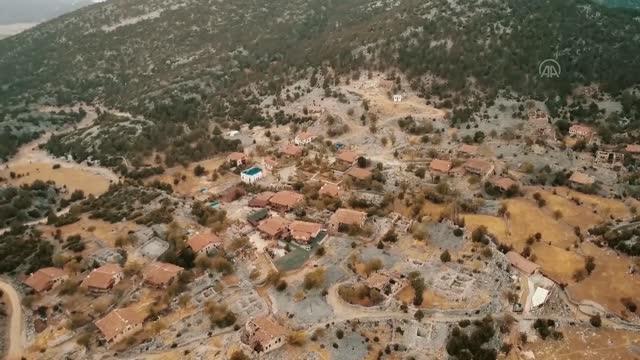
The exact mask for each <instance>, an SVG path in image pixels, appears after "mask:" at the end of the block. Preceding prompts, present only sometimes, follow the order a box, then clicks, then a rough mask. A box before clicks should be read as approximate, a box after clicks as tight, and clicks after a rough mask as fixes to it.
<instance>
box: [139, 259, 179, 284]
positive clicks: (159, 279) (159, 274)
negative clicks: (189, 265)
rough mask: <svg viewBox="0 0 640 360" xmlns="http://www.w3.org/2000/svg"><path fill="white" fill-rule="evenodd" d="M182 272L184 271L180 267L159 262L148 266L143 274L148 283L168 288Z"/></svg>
mask: <svg viewBox="0 0 640 360" xmlns="http://www.w3.org/2000/svg"><path fill="white" fill-rule="evenodd" d="M182 270H184V269H183V268H181V267H180V266H176V265H173V264H169V263H164V262H159V261H158V262H154V263H151V264H149V265H147V266H146V267H145V268H144V270H143V272H142V274H143V277H144V280H145V281H146V282H147V283H149V284H151V285H154V286H166V285H168V284H169V283H170V282H171V280H173V279H174V278H175V277H176V276H178V274H179V273H180V272H181V271H182Z"/></svg>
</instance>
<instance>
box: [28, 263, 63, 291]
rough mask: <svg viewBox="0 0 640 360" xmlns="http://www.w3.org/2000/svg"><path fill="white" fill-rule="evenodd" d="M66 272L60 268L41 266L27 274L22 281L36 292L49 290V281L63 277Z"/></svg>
mask: <svg viewBox="0 0 640 360" xmlns="http://www.w3.org/2000/svg"><path fill="white" fill-rule="evenodd" d="M66 276H67V273H65V272H64V270H62V269H58V268H54V267H47V268H42V269H40V270H38V271H36V272H34V273H33V274H31V276H29V277H28V278H27V279H26V280H25V281H24V283H25V284H26V285H28V286H29V287H31V288H32V289H34V290H35V291H37V292H42V291H46V290H49V289H50V288H51V283H52V282H53V281H54V280H56V279H60V278H63V277H66Z"/></svg>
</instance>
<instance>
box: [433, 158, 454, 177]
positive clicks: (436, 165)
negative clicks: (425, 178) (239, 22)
mask: <svg viewBox="0 0 640 360" xmlns="http://www.w3.org/2000/svg"><path fill="white" fill-rule="evenodd" d="M451 167H452V164H451V161H447V160H440V159H433V160H431V163H430V164H429V169H431V170H432V171H437V172H441V173H445V174H446V173H448V172H449V171H451Z"/></svg>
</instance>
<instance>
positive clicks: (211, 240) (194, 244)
mask: <svg viewBox="0 0 640 360" xmlns="http://www.w3.org/2000/svg"><path fill="white" fill-rule="evenodd" d="M188 244H189V247H190V248H191V250H193V251H194V252H198V251H200V250H202V249H204V248H205V247H207V246H209V245H211V244H214V245H215V246H219V245H221V244H222V239H220V238H219V237H218V236H217V235H216V234H214V233H212V232H211V231H205V232H201V233H199V234H197V235H195V236H193V237H191V239H189V241H188Z"/></svg>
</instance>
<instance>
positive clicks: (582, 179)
mask: <svg viewBox="0 0 640 360" xmlns="http://www.w3.org/2000/svg"><path fill="white" fill-rule="evenodd" d="M569 181H571V182H574V183H576V184H580V185H591V184H593V183H594V182H596V180H595V179H594V178H593V177H592V176H589V175H587V174H585V173H582V172H579V171H574V172H573V174H571V177H570V178H569Z"/></svg>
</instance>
